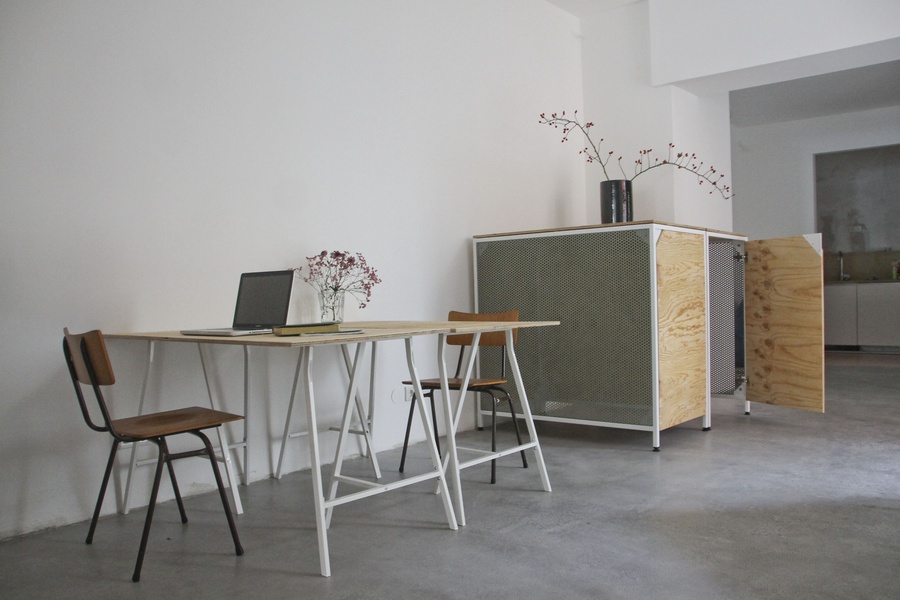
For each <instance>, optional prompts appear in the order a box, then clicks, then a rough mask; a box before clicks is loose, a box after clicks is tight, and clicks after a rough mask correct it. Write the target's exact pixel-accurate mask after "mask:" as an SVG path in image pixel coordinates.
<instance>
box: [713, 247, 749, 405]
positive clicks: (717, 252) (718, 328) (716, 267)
mask: <svg viewBox="0 0 900 600" xmlns="http://www.w3.org/2000/svg"><path fill="white" fill-rule="evenodd" d="M743 254H744V249H743V242H740V241H735V240H715V239H711V240H710V242H709V352H710V373H709V378H710V393H712V394H732V393H734V391H735V390H736V389H737V388H738V387H739V386H740V384H741V383H742V382H743V380H744V372H745V370H744V262H743V259H742V257H743Z"/></svg>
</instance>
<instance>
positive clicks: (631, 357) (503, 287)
mask: <svg viewBox="0 0 900 600" xmlns="http://www.w3.org/2000/svg"><path fill="white" fill-rule="evenodd" d="M649 238H650V231H649V229H635V230H625V231H622V230H608V231H602V230H601V231H592V232H573V233H565V234H555V235H534V236H527V237H518V238H488V239H484V240H478V242H477V244H476V260H477V266H478V276H477V282H476V286H477V295H478V309H479V311H480V312H499V311H501V310H507V309H510V308H518V309H519V315H520V318H521V319H522V320H558V321H560V322H561V325H560V326H558V327H541V328H535V329H523V330H520V331H519V341H518V343H517V345H516V355H517V357H518V359H519V367H520V369H521V372H522V378H523V381H524V383H525V387H526V389H527V390H528V397H529V401H530V403H531V408H532V411H533V413H534V415H535V416H536V417H549V418H559V419H565V420H579V421H581V420H584V421H599V422H608V423H622V424H630V425H643V426H651V425H652V424H653V414H652V404H653V377H652V373H653V368H652V364H653V348H652V331H653V330H652V327H653V325H652V312H651V302H652V297H651V281H652V278H651V272H650V264H651V261H650V244H649ZM500 360H501V356H500V353H499V352H496V353H488V352H484V353H483V354H482V356H481V362H480V369H481V373H482V374H483V375H486V376H494V375H498V374H499V372H500ZM485 408H488V407H485Z"/></svg>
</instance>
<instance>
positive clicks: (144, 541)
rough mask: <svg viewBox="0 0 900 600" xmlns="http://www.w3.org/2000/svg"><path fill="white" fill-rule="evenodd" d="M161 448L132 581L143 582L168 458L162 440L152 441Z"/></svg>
mask: <svg viewBox="0 0 900 600" xmlns="http://www.w3.org/2000/svg"><path fill="white" fill-rule="evenodd" d="M151 441H153V442H154V443H155V444H156V445H157V447H158V448H159V458H157V460H156V476H155V477H154V478H153V490H152V491H151V492H150V503H149V504H148V505H147V518H146V519H144V533H143V534H142V535H141V546H140V549H139V550H138V556H137V562H136V563H135V565H134V575H132V576H131V580H132V581H134V582H138V581H140V580H141V567H142V566H143V564H144V552H146V550H147V540H148V539H149V538H150V524H151V523H152V522H153V510H154V509H155V508H156V497H157V496H158V495H159V480H160V479H162V471H163V465H164V464H165V463H166V459H167V458H168V457H167V455H166V452H165V449H164V446H163V444H161V443H160V440H151Z"/></svg>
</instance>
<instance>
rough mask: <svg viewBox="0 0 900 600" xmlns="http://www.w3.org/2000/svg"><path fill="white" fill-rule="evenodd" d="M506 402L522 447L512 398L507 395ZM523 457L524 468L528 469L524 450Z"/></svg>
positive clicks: (518, 441)
mask: <svg viewBox="0 0 900 600" xmlns="http://www.w3.org/2000/svg"><path fill="white" fill-rule="evenodd" d="M506 401H507V402H509V414H510V415H512V422H513V429H514V430H515V432H516V442H517V443H518V444H519V445H520V446H521V445H522V434H521V433H520V432H519V420H518V419H517V418H516V411H515V409H514V408H513V401H512V397H511V396H510V395H509V394H506ZM520 454H521V455H522V468H523V469H527V468H528V459H527V458H526V457H525V451H524V450H522V451H521V452H520Z"/></svg>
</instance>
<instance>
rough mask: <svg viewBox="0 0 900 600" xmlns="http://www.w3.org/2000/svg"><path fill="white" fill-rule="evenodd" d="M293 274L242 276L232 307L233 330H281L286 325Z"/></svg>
mask: <svg viewBox="0 0 900 600" xmlns="http://www.w3.org/2000/svg"><path fill="white" fill-rule="evenodd" d="M293 283H294V271H292V270H290V269H288V270H286V271H265V272H259V273H243V274H242V275H241V284H240V287H239V288H238V297H237V304H236V306H235V308H234V324H233V327H234V329H261V328H271V327H282V326H283V325H284V324H285V323H287V314H288V308H289V306H290V303H291V287H292V286H293Z"/></svg>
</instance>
